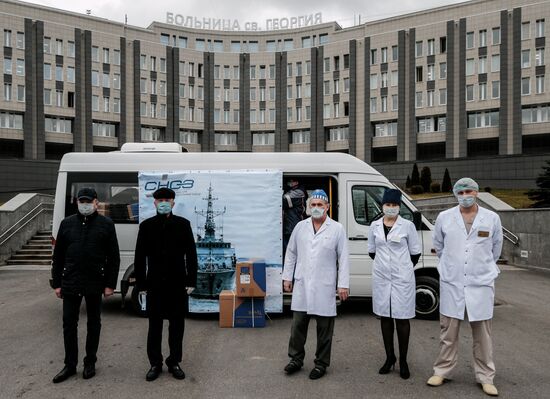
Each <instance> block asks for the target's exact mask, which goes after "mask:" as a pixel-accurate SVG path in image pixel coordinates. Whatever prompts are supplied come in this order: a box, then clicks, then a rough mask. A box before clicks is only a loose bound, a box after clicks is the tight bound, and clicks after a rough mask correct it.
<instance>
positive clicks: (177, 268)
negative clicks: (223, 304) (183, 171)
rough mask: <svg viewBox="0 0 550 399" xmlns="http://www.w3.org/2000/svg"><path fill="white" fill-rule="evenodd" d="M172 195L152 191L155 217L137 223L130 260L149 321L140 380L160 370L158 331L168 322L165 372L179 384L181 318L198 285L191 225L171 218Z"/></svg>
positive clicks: (153, 377)
mask: <svg viewBox="0 0 550 399" xmlns="http://www.w3.org/2000/svg"><path fill="white" fill-rule="evenodd" d="M175 197H176V193H175V192H174V191H173V190H171V189H169V188H159V189H158V190H156V191H155V192H154V193H153V198H154V199H155V202H154V203H155V207H156V210H157V214H156V215H155V216H153V217H151V218H149V219H147V220H144V221H143V222H141V224H140V225H139V232H138V237H137V242H136V251H135V258H134V270H135V277H136V288H137V289H138V290H139V292H140V297H142V295H143V294H145V293H146V310H147V316H148V318H149V331H148V334H147V356H148V357H149V363H150V364H151V368H150V369H149V371H148V372H147V374H146V376H145V379H146V380H147V381H153V380H156V379H157V378H158V376H159V375H160V373H161V372H162V363H163V357H162V351H161V349H162V327H163V322H164V320H168V322H169V327H168V346H169V348H170V355H169V356H168V357H167V358H166V366H167V367H168V371H169V372H170V373H171V374H172V375H173V376H174V378H176V379H179V380H182V379H184V378H185V373H184V371H183V370H182V369H181V367H180V365H179V363H180V362H181V361H182V345H183V333H184V327H185V315H186V314H187V312H188V301H189V294H191V292H193V290H194V288H195V286H196V283H197V264H198V262H197V250H196V246H195V239H194V237H193V231H192V229H191V223H189V221H188V220H187V219H185V218H183V217H180V216H177V215H174V214H173V213H172V208H173V207H174V203H175V202H174V199H175Z"/></svg>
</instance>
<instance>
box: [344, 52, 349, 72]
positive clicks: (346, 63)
mask: <svg viewBox="0 0 550 399" xmlns="http://www.w3.org/2000/svg"><path fill="white" fill-rule="evenodd" d="M344 69H349V54H344Z"/></svg>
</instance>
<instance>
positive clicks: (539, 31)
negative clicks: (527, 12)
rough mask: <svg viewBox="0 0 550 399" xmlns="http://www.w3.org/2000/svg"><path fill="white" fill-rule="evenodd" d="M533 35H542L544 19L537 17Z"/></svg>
mask: <svg viewBox="0 0 550 399" xmlns="http://www.w3.org/2000/svg"><path fill="white" fill-rule="evenodd" d="M535 37H544V19H537V21H536V23H535Z"/></svg>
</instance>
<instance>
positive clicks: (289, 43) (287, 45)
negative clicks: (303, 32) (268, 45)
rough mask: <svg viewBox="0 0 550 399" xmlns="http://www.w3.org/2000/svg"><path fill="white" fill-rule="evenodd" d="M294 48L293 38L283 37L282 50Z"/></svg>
mask: <svg viewBox="0 0 550 399" xmlns="http://www.w3.org/2000/svg"><path fill="white" fill-rule="evenodd" d="M293 49H294V40H293V39H285V41H284V42H283V50H284V51H290V50H293Z"/></svg>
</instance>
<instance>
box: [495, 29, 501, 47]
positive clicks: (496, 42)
mask: <svg viewBox="0 0 550 399" xmlns="http://www.w3.org/2000/svg"><path fill="white" fill-rule="evenodd" d="M495 44H500V28H499V27H497V28H493V45H495Z"/></svg>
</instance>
